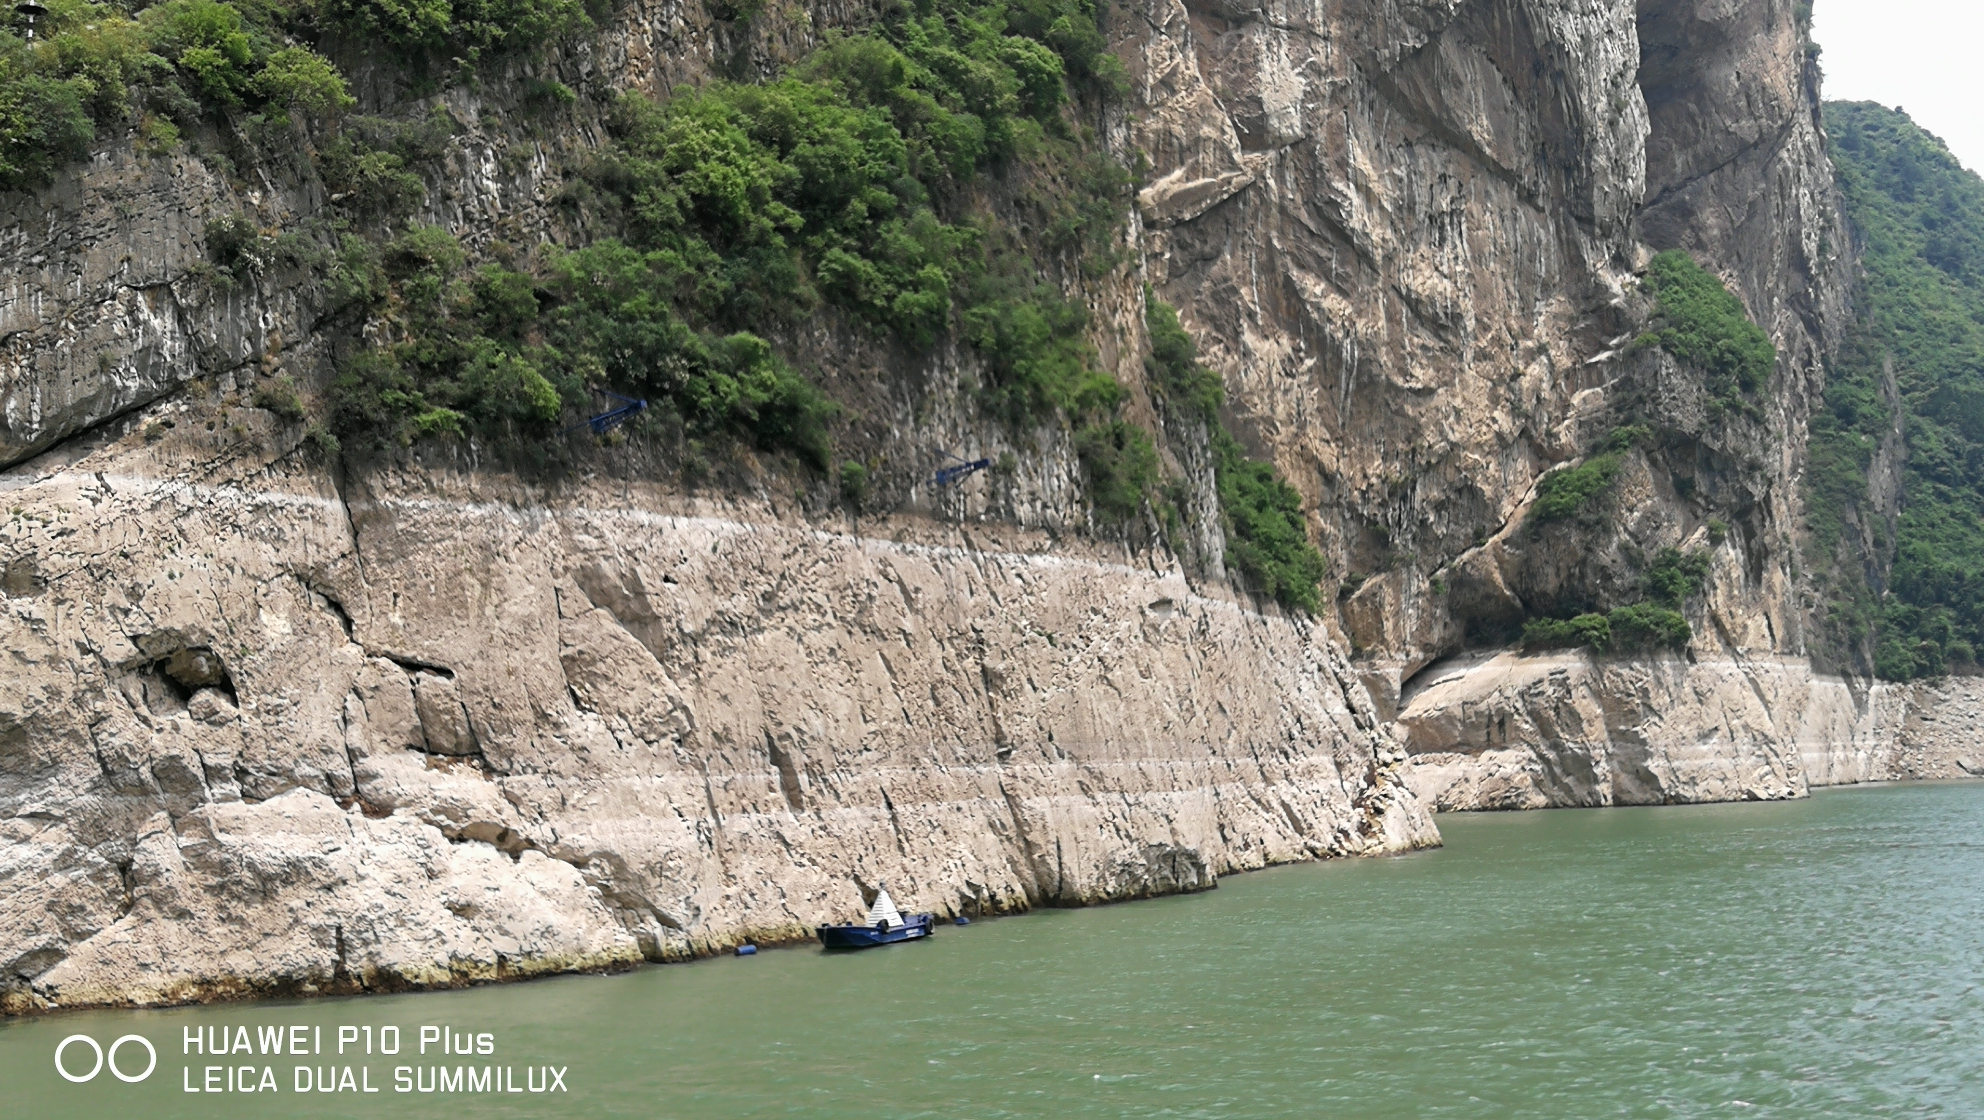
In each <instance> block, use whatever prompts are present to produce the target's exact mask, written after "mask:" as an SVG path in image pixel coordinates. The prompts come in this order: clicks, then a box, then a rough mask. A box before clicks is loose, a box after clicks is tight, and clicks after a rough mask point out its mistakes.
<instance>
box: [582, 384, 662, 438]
mask: <svg viewBox="0 0 1984 1120" xmlns="http://www.w3.org/2000/svg"><path fill="white" fill-rule="evenodd" d="M593 392H595V393H597V394H599V395H600V396H602V397H610V398H612V399H613V400H616V401H619V402H620V404H619V405H618V406H617V407H615V408H609V409H607V410H606V411H605V412H602V413H600V414H599V415H597V416H591V417H587V418H586V419H584V420H581V421H579V422H578V423H576V424H574V425H572V426H571V427H569V428H566V429H565V430H566V431H568V432H576V431H578V430H579V429H580V428H591V429H592V434H593V435H596V436H603V435H605V434H606V433H608V432H610V431H612V430H613V429H615V428H617V427H619V426H620V425H622V424H625V423H626V422H627V421H629V420H631V419H633V418H634V417H636V416H638V415H640V414H641V413H643V412H646V411H647V407H648V402H646V401H644V400H635V399H634V398H633V397H623V396H621V395H620V394H618V393H615V392H610V391H608V390H606V389H594V390H593Z"/></svg>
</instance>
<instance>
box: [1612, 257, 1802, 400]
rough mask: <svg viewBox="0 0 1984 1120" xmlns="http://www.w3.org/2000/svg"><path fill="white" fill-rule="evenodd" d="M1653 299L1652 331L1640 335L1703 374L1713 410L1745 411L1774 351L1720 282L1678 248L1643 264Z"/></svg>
mask: <svg viewBox="0 0 1984 1120" xmlns="http://www.w3.org/2000/svg"><path fill="white" fill-rule="evenodd" d="M1646 286H1647V290H1648V291H1650V292H1652V293H1653V297H1654V301H1655V303H1654V322H1653V326H1652V329H1650V330H1649V331H1648V332H1647V333H1646V334H1645V335H1642V336H1641V341H1642V342H1650V343H1653V344H1656V345H1658V346H1659V347H1660V348H1661V349H1663V350H1665V351H1667V352H1668V353H1670V354H1673V355H1674V356H1675V357H1677V358H1680V359H1682V360H1683V361H1686V362H1689V363H1692V364H1693V365H1695V366H1697V367H1699V368H1700V369H1701V370H1703V371H1704V372H1705V373H1706V374H1707V375H1708V389H1709V393H1710V395H1711V396H1712V397H1713V398H1714V402H1715V407H1719V408H1736V409H1739V410H1740V409H1744V408H1745V407H1746V402H1745V400H1744V398H1746V397H1749V396H1753V395H1754V394H1755V393H1756V392H1757V391H1758V390H1760V389H1762V388H1763V387H1764V386H1765V385H1767V384H1769V383H1770V374H1771V370H1772V368H1773V367H1774V366H1775V365H1776V364H1777V348H1776V347H1775V346H1772V345H1771V341H1770V337H1769V336H1768V335H1766V334H1764V332H1763V330H1762V329H1761V328H1759V327H1758V326H1757V325H1756V324H1755V323H1754V322H1751V321H1750V316H1749V313H1748V312H1746V311H1744V310H1743V303H1742V301H1741V300H1738V299H1737V298H1736V297H1735V296H1734V295H1732V294H1731V293H1730V291H1729V289H1728V288H1726V287H1724V286H1723V283H1722V281H1721V280H1718V279H1716V277H1715V276H1714V275H1712V274H1710V273H1709V272H1708V271H1706V270H1704V269H1703V268H1702V266H1701V265H1699V264H1696V263H1695V259H1694V258H1693V257H1691V256H1689V255H1688V254H1687V253H1685V252H1683V251H1682V250H1679V249H1669V250H1667V251H1666V252H1664V253H1660V254H1658V255H1656V256H1655V257H1654V258H1653V261H1652V262H1651V263H1650V264H1649V265H1648V266H1647V272H1646Z"/></svg>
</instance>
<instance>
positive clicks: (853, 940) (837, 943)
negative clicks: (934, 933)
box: [820, 887, 937, 949]
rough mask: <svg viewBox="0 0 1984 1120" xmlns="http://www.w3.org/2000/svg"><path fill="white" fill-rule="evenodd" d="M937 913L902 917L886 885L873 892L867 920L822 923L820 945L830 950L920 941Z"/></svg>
mask: <svg viewBox="0 0 1984 1120" xmlns="http://www.w3.org/2000/svg"><path fill="white" fill-rule="evenodd" d="M936 924H937V915H935V914H911V915H910V916H909V917H907V918H905V917H903V916H902V914H901V913H900V912H898V911H897V910H896V904H895V901H894V900H893V899H891V898H890V897H889V889H888V888H887V887H878V888H877V889H876V891H875V904H874V905H873V906H870V907H869V908H868V919H867V921H866V922H865V923H864V924H862V925H858V926H821V927H820V944H822V945H825V946H826V947H827V948H829V949H873V948H874V947H875V946H877V945H893V944H895V943H896V942H898V941H920V940H922V939H923V938H925V937H928V936H930V931H931V930H932V929H934V928H935V927H936Z"/></svg>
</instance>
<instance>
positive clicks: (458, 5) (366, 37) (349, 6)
mask: <svg viewBox="0 0 1984 1120" xmlns="http://www.w3.org/2000/svg"><path fill="white" fill-rule="evenodd" d="M316 12H317V14H318V15H320V16H321V17H322V18H323V20H324V21H325V22H327V23H329V24H330V25H331V26H333V27H336V28H337V29H338V30H340V31H342V32H344V33H345V34H347V35H350V36H352V37H353V38H355V39H358V40H360V41H362V42H366V43H377V44H383V45H384V46H386V47H388V48H390V49H392V50H394V51H396V52H398V53H399V54H401V55H402V56H405V57H407V58H409V59H412V60H415V61H424V60H427V59H439V58H453V59H458V60H460V61H461V62H465V63H470V64H473V63H474V62H475V61H476V60H477V59H478V58H480V57H482V56H484V55H497V54H505V53H511V52H516V51H521V50H524V49H527V48H530V47H533V46H537V45H540V44H542V43H545V42H548V41H550V40H554V39H557V38H560V37H563V36H565V35H569V34H572V33H574V32H577V31H581V30H584V29H586V28H589V27H591V26H592V19H591V16H592V14H595V13H589V12H588V11H587V5H586V4H585V3H584V2H583V0H323V2H322V3H320V4H318V5H317V6H316Z"/></svg>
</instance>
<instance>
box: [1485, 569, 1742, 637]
mask: <svg viewBox="0 0 1984 1120" xmlns="http://www.w3.org/2000/svg"><path fill="white" fill-rule="evenodd" d="M1708 569H1709V556H1708V553H1706V552H1682V551H1681V550H1680V549H1677V548H1664V549H1661V550H1660V552H1659V553H1657V554H1656V555H1655V556H1654V558H1653V560H1652V561H1651V562H1650V563H1648V565H1647V568H1646V574H1645V576H1644V577H1643V578H1644V589H1645V591H1646V599H1644V600H1643V601H1641V602H1638V603H1632V604H1629V605H1627V606H1623V607H1615V608H1613V609H1612V610H1610V611H1606V612H1602V613H1600V612H1592V613H1588V614H1581V615H1577V616H1576V617H1573V618H1532V619H1530V620H1529V621H1528V622H1526V623H1524V624H1523V628H1522V638H1521V644H1522V647H1523V648H1524V649H1527V650H1538V649H1569V648H1573V647H1577V646H1585V647H1588V648H1590V649H1591V650H1593V651H1594V652H1597V653H1636V652H1643V651H1646V650H1655V649H1681V648H1683V647H1685V646H1686V645H1687V644H1688V640H1689V638H1691V637H1692V636H1693V631H1692V630H1691V629H1690V628H1689V626H1688V620H1687V619H1686V618H1685V617H1684V616H1683V615H1682V614H1681V608H1682V607H1683V606H1684V605H1685V604H1686V603H1687V601H1688V600H1689V599H1692V598H1694V597H1695V596H1697V595H1699V594H1701V592H1702V587H1703V585H1704V584H1705V583H1706V582H1707V580H1708Z"/></svg>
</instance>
